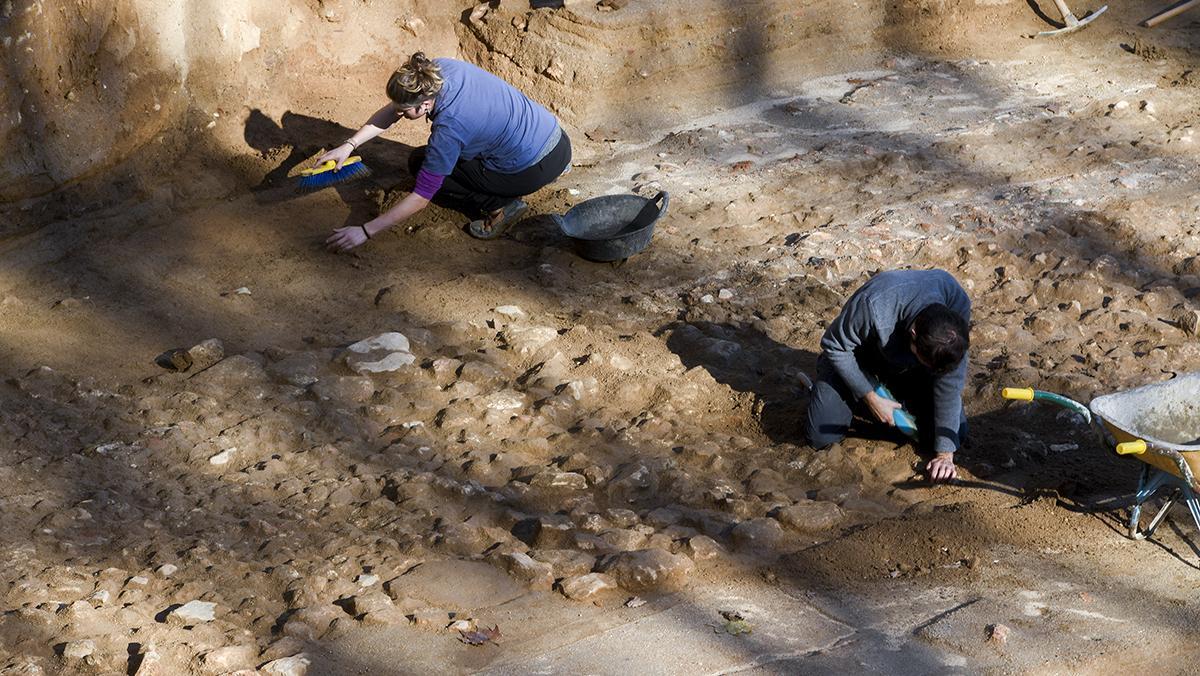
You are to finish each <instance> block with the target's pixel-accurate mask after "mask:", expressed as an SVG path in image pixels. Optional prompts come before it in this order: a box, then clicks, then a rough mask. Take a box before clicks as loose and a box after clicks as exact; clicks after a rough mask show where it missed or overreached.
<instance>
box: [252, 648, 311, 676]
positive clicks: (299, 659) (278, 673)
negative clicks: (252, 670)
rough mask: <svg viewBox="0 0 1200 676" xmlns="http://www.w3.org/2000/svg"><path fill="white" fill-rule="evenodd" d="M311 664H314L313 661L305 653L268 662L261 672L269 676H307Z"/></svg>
mask: <svg viewBox="0 0 1200 676" xmlns="http://www.w3.org/2000/svg"><path fill="white" fill-rule="evenodd" d="M310 664H312V660H310V659H308V656H307V655H305V654H304V653H300V654H299V655H292V656H291V657H284V658H282V659H278V660H272V661H270V662H267V663H266V664H264V665H262V667H260V668H259V671H261V672H262V673H264V674H268V676H305V674H307V673H308V665H310Z"/></svg>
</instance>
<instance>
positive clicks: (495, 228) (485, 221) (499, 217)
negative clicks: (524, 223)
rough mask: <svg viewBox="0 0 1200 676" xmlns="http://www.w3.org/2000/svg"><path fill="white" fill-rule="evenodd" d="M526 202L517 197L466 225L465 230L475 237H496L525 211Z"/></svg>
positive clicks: (527, 206) (526, 207)
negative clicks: (484, 216) (485, 216)
mask: <svg viewBox="0 0 1200 676" xmlns="http://www.w3.org/2000/svg"><path fill="white" fill-rule="evenodd" d="M528 208H529V205H528V204H525V202H523V201H521V200H519V199H517V200H513V201H511V202H509V203H508V204H505V205H504V206H503V207H501V208H500V209H497V210H495V211H493V212H492V213H490V214H488V215H487V218H481V219H479V220H476V221H471V222H470V223H469V224H468V225H467V232H468V233H470V235H471V236H472V237H474V238H475V239H496V238H497V237H499V236H500V235H503V234H504V233H505V231H507V230H508V228H509V226H511V225H512V224H513V223H515V222H516V221H517V219H518V218H520V217H521V214H524V213H525V210H526V209H528Z"/></svg>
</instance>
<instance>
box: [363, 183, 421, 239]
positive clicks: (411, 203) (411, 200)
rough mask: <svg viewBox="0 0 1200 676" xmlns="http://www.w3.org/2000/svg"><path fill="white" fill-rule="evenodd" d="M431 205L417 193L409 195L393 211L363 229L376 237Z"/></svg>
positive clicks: (373, 220)
mask: <svg viewBox="0 0 1200 676" xmlns="http://www.w3.org/2000/svg"><path fill="white" fill-rule="evenodd" d="M427 204H429V200H427V199H425V198H424V197H421V196H420V195H418V194H417V193H415V192H414V193H409V194H408V195H405V197H404V199H402V200H400V201H399V202H397V203H396V205H395V206H393V207H392V208H391V209H388V210H387V211H385V212H383V213H382V214H380V215H379V216H377V217H375V218H374V219H372V220H370V221H368V222H367V223H366V224H365V225H364V226H363V227H364V228H366V230H367V232H368V233H370V235H371V236H372V237H374V236H375V235H376V234H377V233H380V232H383V231H384V230H387V229H388V228H390V227H392V226H393V225H396V224H397V223H400V222H402V221H404V220H405V219H407V218H408V217H409V216H412V215H413V214H415V213H417V212H418V211H420V210H422V209H424V208H425V206H426V205H427Z"/></svg>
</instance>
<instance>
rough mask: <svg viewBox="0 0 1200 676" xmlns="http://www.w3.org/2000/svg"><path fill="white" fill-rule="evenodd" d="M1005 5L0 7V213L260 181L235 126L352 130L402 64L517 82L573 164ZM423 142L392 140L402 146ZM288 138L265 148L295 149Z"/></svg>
mask: <svg viewBox="0 0 1200 676" xmlns="http://www.w3.org/2000/svg"><path fill="white" fill-rule="evenodd" d="M617 4H619V3H617ZM1017 4H1018V3H1016V2H1015V0H974V1H972V2H950V3H948V2H941V3H940V4H939V3H937V2H930V1H926V2H923V3H915V4H912V5H911V6H910V5H907V4H904V3H890V4H889V3H886V2H870V3H865V2H864V3H859V4H858V6H857V7H854V8H853V11H847V8H846V7H844V6H843V3H838V2H834V1H833V0H810V1H807V2H795V1H794V0H750V1H745V2H734V1H733V0H696V1H691V0H662V1H655V2H651V1H650V0H632V1H631V2H629V3H628V4H627V5H625V6H623V7H621V8H619V9H616V10H613V11H602V9H603V8H602V7H598V6H597V4H596V3H593V2H590V1H586V2H568V3H566V5H567V6H566V7H565V8H560V9H538V10H531V9H530V8H529V3H527V2H523V1H515V0H504V1H503V2H500V1H496V0H493V1H492V2H490V3H484V4H483V5H475V4H474V3H472V2H470V1H464V0H455V1H446V0H400V1H397V2H386V3H385V2H380V1H379V0H283V1H278V0H270V1H268V0H248V1H246V2H238V3H229V2H222V1H221V0H74V1H72V2H63V3H54V2H48V1H46V0H3V1H2V2H0V78H2V79H3V80H4V82H5V86H3V87H0V147H3V148H4V150H5V152H4V153H3V154H0V204H2V203H6V202H9V203H11V202H15V201H19V200H25V199H27V198H31V197H36V196H39V195H45V194H47V193H51V192H54V191H57V190H59V189H61V188H63V187H64V186H72V185H77V184H79V183H80V181H81V179H86V178H89V177H96V176H106V175H107V173H108V171H107V170H110V169H114V168H117V167H121V168H122V172H123V173H124V174H126V175H127V177H128V182H132V183H133V184H135V185H141V184H144V183H145V182H146V181H147V180H152V179H155V178H158V177H161V176H163V175H164V174H166V173H169V172H164V171H163V167H164V166H171V165H173V164H174V159H173V158H177V157H178V156H179V155H180V153H181V152H182V151H183V150H185V149H187V148H195V147H197V146H199V147H201V148H204V149H206V150H207V151H209V152H208V153H207V154H206V156H207V157H209V158H210V159H209V160H207V161H208V162H209V164H216V161H213V160H214V158H215V160H218V161H219V160H220V159H221V158H224V159H226V160H236V161H234V164H237V163H238V161H240V162H241V166H240V169H241V174H242V176H241V179H242V180H248V181H254V180H256V178H261V176H262V175H264V174H266V172H268V171H270V170H271V169H272V168H273V167H272V164H271V162H272V157H271V155H270V152H268V150H269V149H264V148H263V147H261V146H260V147H256V146H255V144H254V142H253V141H252V140H248V138H247V137H248V136H249V132H248V126H249V122H248V121H249V120H257V121H262V120H270V121H272V123H273V124H279V125H282V122H278V121H279V120H281V119H282V118H283V116H284V115H285V114H286V113H288V112H291V113H296V114H300V115H303V116H305V119H308V120H325V121H327V122H330V123H334V124H332V125H326V126H325V127H321V125H309V127H311V128H315V129H318V130H320V129H324V130H326V131H327V132H328V133H327V134H325V135H329V136H332V135H336V134H337V133H342V130H343V129H345V128H354V127H357V126H358V125H359V124H360V123H361V121H362V120H363V119H365V118H366V116H367V115H369V114H370V112H372V111H373V110H374V109H375V108H376V107H378V105H379V104H380V102H381V101H382V92H381V88H382V82H383V81H384V79H385V78H386V76H387V74H388V73H389V72H390V71H391V69H392V68H394V67H395V65H396V63H397V61H398V59H399V58H400V57H401V56H403V55H406V54H408V53H411V52H412V51H415V50H417V49H422V50H424V51H426V52H428V53H431V54H436V55H450V56H460V57H463V58H467V59H469V60H472V61H474V62H477V63H479V64H481V65H483V66H484V67H486V68H488V69H490V70H492V71H494V72H496V73H498V74H499V75H501V76H502V77H505V78H506V79H508V80H510V81H512V82H514V83H515V84H517V85H518V86H519V87H521V88H522V89H523V90H524V91H527V92H528V93H529V94H530V95H531V96H533V97H534V98H535V99H537V100H539V101H541V102H543V103H545V104H546V105H547V106H549V107H550V108H551V109H552V110H554V111H555V112H556V113H558V114H559V115H560V117H561V118H562V119H563V120H564V122H565V123H566V125H567V127H568V129H569V130H570V131H572V132H573V135H574V136H575V137H576V138H577V154H579V151H582V152H583V153H584V154H586V152H587V151H586V149H585V148H583V147H582V146H583V145H584V144H585V143H586V141H585V140H584V139H583V138H582V136H583V134H580V133H577V132H587V137H588V138H589V139H591V140H592V141H602V140H606V139H609V138H611V137H613V136H620V137H622V138H626V139H629V138H641V137H642V136H643V135H644V134H645V133H646V132H647V131H648V130H651V129H662V128H666V127H670V126H673V125H678V124H681V123H683V122H684V121H686V120H689V119H693V118H695V117H696V116H702V115H704V114H706V113H707V112H709V111H711V110H713V109H718V108H727V107H731V106H735V105H740V104H743V103H747V102H749V101H753V100H759V99H762V98H769V97H770V96H771V94H772V92H773V91H775V90H777V88H778V87H780V86H782V85H784V84H787V83H791V82H795V81H797V80H800V79H806V78H811V77H815V76H819V75H821V74H824V73H827V72H830V71H831V69H837V70H845V69H846V68H847V67H863V68H867V67H870V66H872V65H873V64H877V63H878V62H879V61H880V59H881V58H884V57H885V56H886V55H887V54H888V53H889V51H891V50H892V49H893V48H903V49H906V50H911V49H914V48H918V49H920V48H928V49H940V50H945V49H947V48H948V45H949V46H953V45H954V44H955V43H954V40H953V39H950V40H947V39H945V38H944V35H951V36H953V35H959V34H960V31H957V30H956V29H955V27H954V26H947V25H945V23H944V21H943V19H945V18H946V17H950V18H952V19H953V23H955V24H962V25H968V24H969V25H981V26H988V25H992V24H995V23H996V22H997V21H1000V22H1003V21H1006V20H1007V19H1006V18H1005V17H1008V16H1009V15H1012V14H1013V13H1014V12H1015V11H1017V9H1019V8H1017ZM1022 6H1023V5H1022ZM1025 13H1027V12H1025ZM980 17H982V18H980ZM989 17H991V18H990V19H989ZM989 21H990V22H991V23H989ZM939 33H940V34H941V35H940V36H939ZM423 131H424V130H423V129H417V128H416V126H413V125H409V126H407V127H405V128H404V129H401V130H399V131H398V132H397V134H398V137H399V139H400V140H402V141H406V142H407V141H412V142H418V141H419V140H420V138H418V137H421V136H422V135H423ZM299 133H300V134H303V133H305V130H304V129H302V130H301V131H300V132H299ZM295 136H296V134H294V133H293V134H291V135H285V136H281V137H280V138H278V139H276V140H275V141H273V142H274V143H287V144H292V145H293V146H294V145H295V144H296V143H297V140H296V138H295ZM409 137H411V138H409ZM322 142H324V139H320V140H317V141H315V142H314V143H316V144H317V145H320V143H322ZM130 160H134V162H132V163H131V162H130ZM106 177H107V178H108V179H110V180H111V178H112V177H111V176H106ZM148 177H149V178H148ZM143 189H144V191H145V192H153V190H151V189H148V188H144V186H143ZM110 192H111V190H110ZM25 207H26V208H27V207H28V205H25Z"/></svg>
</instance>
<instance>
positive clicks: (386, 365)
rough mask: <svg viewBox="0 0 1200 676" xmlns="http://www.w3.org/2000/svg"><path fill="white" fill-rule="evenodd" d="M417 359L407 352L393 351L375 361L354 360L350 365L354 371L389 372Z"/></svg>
mask: <svg viewBox="0 0 1200 676" xmlns="http://www.w3.org/2000/svg"><path fill="white" fill-rule="evenodd" d="M416 360H417V358H416V357H414V356H413V355H412V354H411V353H408V352H393V353H391V354H389V355H388V356H386V357H384V358H383V359H380V360H377V361H355V362H353V363H352V364H351V365H350V368H352V369H354V371H355V373H390V372H392V371H396V370H398V369H401V368H403V367H405V366H408V365H409V364H412V363H413V362H415V361H416Z"/></svg>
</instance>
